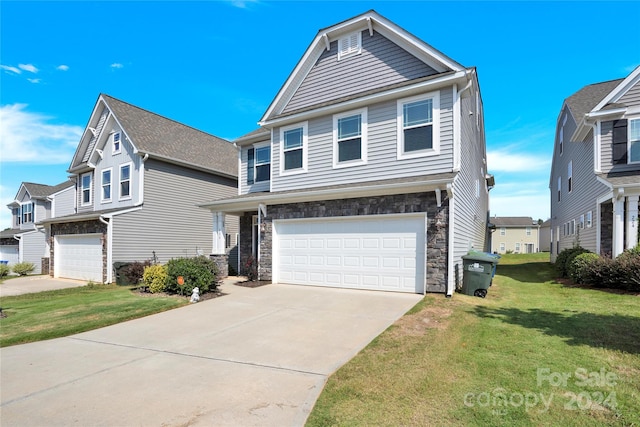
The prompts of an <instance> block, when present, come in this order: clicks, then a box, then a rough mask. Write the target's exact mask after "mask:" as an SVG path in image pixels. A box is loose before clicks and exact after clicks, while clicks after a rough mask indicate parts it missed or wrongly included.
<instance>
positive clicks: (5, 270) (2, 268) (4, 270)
mask: <svg viewBox="0 0 640 427" xmlns="http://www.w3.org/2000/svg"><path fill="white" fill-rule="evenodd" d="M10 272H11V268H9V266H8V265H7V264H0V279H2V278H3V277H7V276H8V275H9V273H10Z"/></svg>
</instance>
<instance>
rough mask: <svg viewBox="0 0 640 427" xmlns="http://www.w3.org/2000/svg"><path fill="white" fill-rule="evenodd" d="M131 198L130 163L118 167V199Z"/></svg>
mask: <svg viewBox="0 0 640 427" xmlns="http://www.w3.org/2000/svg"><path fill="white" fill-rule="evenodd" d="M130 198H131V163H127V164H124V165H121V166H120V199H130Z"/></svg>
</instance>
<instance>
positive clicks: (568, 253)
mask: <svg viewBox="0 0 640 427" xmlns="http://www.w3.org/2000/svg"><path fill="white" fill-rule="evenodd" d="M585 252H589V251H588V250H586V249H585V248H583V247H581V246H575V247H573V248H570V249H564V250H563V251H562V252H560V253H559V254H558V256H557V257H556V263H555V265H556V271H557V272H558V274H560V277H569V270H568V268H569V265H571V261H573V259H574V258H575V257H576V256H578V255H580V254H583V253H585Z"/></svg>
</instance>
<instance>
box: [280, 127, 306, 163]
mask: <svg viewBox="0 0 640 427" xmlns="http://www.w3.org/2000/svg"><path fill="white" fill-rule="evenodd" d="M280 153H281V156H280V157H281V160H280V173H281V174H287V173H297V172H305V171H306V170H307V123H306V122H305V123H303V124H298V125H293V126H287V127H283V128H282V129H281V131H280Z"/></svg>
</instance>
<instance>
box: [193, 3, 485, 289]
mask: <svg viewBox="0 0 640 427" xmlns="http://www.w3.org/2000/svg"><path fill="white" fill-rule="evenodd" d="M279 46H280V47H279V49H286V48H287V46H288V45H287V44H286V43H281V44H280V45H279ZM259 124H260V125H261V129H259V130H257V131H254V132H252V133H250V134H248V135H245V136H244V137H241V138H239V139H237V140H236V141H234V142H235V144H236V145H237V146H238V147H239V148H240V156H239V167H240V172H239V195H238V196H236V197H234V198H229V199H226V200H218V201H212V202H206V203H203V204H202V205H201V206H202V207H204V208H206V209H209V210H210V211H212V212H213V215H214V220H215V224H214V227H215V228H216V229H217V231H218V236H219V237H218V242H219V245H221V244H222V236H223V235H224V234H225V232H224V229H223V228H222V224H223V220H224V218H225V217H227V218H228V217H229V216H237V217H240V257H241V259H242V266H243V267H244V266H245V265H246V263H247V261H248V260H249V259H250V257H255V259H257V261H258V264H259V268H258V271H259V276H260V278H261V279H266V280H272V281H273V282H277V283H290V284H300V285H314V286H330V287H344V288H357V289H377V290H387V291H399V292H415V293H424V292H427V291H430V292H442V293H446V294H447V295H451V294H452V293H453V291H454V287H455V285H456V284H458V283H459V282H460V281H461V278H462V268H461V261H462V260H461V257H462V256H463V255H465V254H466V253H467V252H468V251H469V249H471V248H475V249H478V250H487V249H488V246H487V241H488V238H487V219H488V191H489V185H493V177H491V176H489V175H488V174H487V169H486V168H487V166H486V152H485V139H484V120H483V108H482V98H481V96H480V88H479V86H478V80H477V75H476V71H475V69H474V68H466V67H464V66H462V65H460V64H459V63H457V62H456V61H454V60H452V59H451V58H449V57H447V56H446V55H444V54H443V53H441V52H439V51H437V50H436V49H434V48H433V47H431V46H429V45H428V44H426V43H424V42H423V41H421V40H419V39H418V38H416V37H415V36H413V35H411V34H410V33H408V32H407V31H405V30H403V29H402V28H400V27H398V26H397V25H395V24H394V23H392V22H390V21H388V20H387V19H385V18H384V17H382V16H380V15H379V14H377V13H376V12H374V11H370V12H367V13H365V14H362V15H360V16H356V17H354V18H352V19H349V20H347V21H344V22H341V23H339V24H336V25H334V26H331V27H329V28H326V29H323V30H320V31H319V32H318V34H317V36H316V37H315V39H314V40H313V41H312V42H311V45H310V46H309V48H308V49H307V51H306V52H304V55H303V56H302V58H301V60H300V61H299V62H298V64H297V65H296V67H295V69H294V70H293V72H292V73H291V74H290V76H289V77H288V79H287V80H286V82H285V83H284V85H283V86H282V88H281V89H280V91H279V92H278V93H277V95H276V97H275V98H274V99H273V101H272V103H271V105H270V106H269V108H268V109H267V111H266V113H265V114H264V116H263V117H262V119H261V120H260V122H259Z"/></svg>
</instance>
